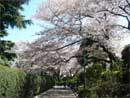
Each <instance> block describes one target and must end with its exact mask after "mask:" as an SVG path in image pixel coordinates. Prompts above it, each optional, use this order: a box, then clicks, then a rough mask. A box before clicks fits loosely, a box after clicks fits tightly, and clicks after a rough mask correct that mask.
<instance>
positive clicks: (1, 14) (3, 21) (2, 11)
mask: <svg viewBox="0 0 130 98" xmlns="http://www.w3.org/2000/svg"><path fill="white" fill-rule="evenodd" d="M28 1H29V0H0V64H2V65H6V66H8V65H9V62H7V61H11V60H13V58H14V57H16V55H15V54H14V53H11V52H9V50H10V49H11V48H12V47H13V46H14V43H13V42H11V41H6V40H1V38H2V37H4V36H7V35H8V32H7V31H6V29H7V28H8V27H11V28H13V27H17V28H25V27H26V24H30V23H31V21H30V20H25V19H24V16H23V15H21V14H20V10H23V6H22V5H23V4H25V3H27V2H28Z"/></svg>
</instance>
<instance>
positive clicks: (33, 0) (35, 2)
mask: <svg viewBox="0 0 130 98" xmlns="http://www.w3.org/2000/svg"><path fill="white" fill-rule="evenodd" d="M44 1H45V0H30V2H29V4H28V5H27V4H26V5H23V6H24V11H23V12H21V14H22V15H24V16H25V19H31V20H32V22H33V24H32V25H27V28H25V29H18V28H8V29H7V32H9V35H8V36H7V37H5V38H4V39H7V40H11V41H13V42H19V41H32V40H34V39H35V38H36V34H35V33H38V32H40V31H41V30H43V28H42V27H41V26H40V25H41V24H42V25H46V23H45V22H43V21H40V20H37V19H34V18H32V16H33V15H34V14H35V13H36V11H37V9H38V6H39V4H41V3H42V2H44Z"/></svg>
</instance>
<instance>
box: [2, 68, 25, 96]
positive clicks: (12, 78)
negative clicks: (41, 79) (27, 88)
mask: <svg viewBox="0 0 130 98" xmlns="http://www.w3.org/2000/svg"><path fill="white" fill-rule="evenodd" d="M25 77H26V73H24V72H22V71H17V70H15V69H11V70H10V69H9V68H7V67H2V66H0V98H20V97H19V96H21V93H20V92H22V87H23V84H24V83H25Z"/></svg>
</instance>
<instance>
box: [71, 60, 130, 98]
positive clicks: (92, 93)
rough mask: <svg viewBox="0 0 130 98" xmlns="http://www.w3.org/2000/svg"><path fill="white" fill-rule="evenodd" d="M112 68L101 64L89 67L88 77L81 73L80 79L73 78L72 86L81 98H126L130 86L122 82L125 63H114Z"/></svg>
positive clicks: (87, 70) (87, 69)
mask: <svg viewBox="0 0 130 98" xmlns="http://www.w3.org/2000/svg"><path fill="white" fill-rule="evenodd" d="M112 66H113V67H112V69H110V68H106V67H104V65H101V64H94V65H92V66H89V67H88V68H86V75H85V74H84V72H81V73H80V74H79V75H78V77H73V78H71V79H70V80H69V81H70V85H71V86H72V88H73V89H74V90H75V91H76V92H77V93H78V94H79V97H80V98H124V97H125V96H126V95H127V94H128V93H129V89H130V86H129V84H127V83H122V82H121V81H122V75H123V73H124V72H123V71H122V67H123V63H122V62H121V61H117V62H113V64H112ZM85 77H86V80H87V81H86V88H84V79H85Z"/></svg>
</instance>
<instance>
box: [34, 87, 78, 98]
mask: <svg viewBox="0 0 130 98" xmlns="http://www.w3.org/2000/svg"><path fill="white" fill-rule="evenodd" d="M35 98H77V97H76V94H74V93H73V91H72V90H71V89H70V88H69V87H66V88H64V87H63V86H54V88H52V89H50V90H48V91H46V92H44V93H42V94H41V95H39V96H36V97H35Z"/></svg>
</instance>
